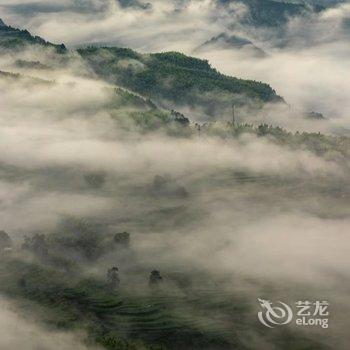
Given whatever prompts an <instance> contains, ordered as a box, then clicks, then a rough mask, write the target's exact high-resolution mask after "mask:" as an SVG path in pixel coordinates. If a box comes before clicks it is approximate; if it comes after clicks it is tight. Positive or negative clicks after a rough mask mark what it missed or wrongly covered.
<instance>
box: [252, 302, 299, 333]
mask: <svg viewBox="0 0 350 350" xmlns="http://www.w3.org/2000/svg"><path fill="white" fill-rule="evenodd" d="M258 301H259V303H260V306H261V307H262V309H263V310H262V311H260V312H258V318H259V321H260V322H261V323H262V324H263V325H264V326H266V327H269V328H274V326H281V325H285V324H288V323H290V322H291V321H292V318H293V311H292V309H291V308H290V306H289V305H287V304H285V303H283V302H282V301H279V302H278V303H277V304H278V305H273V303H272V302H271V301H269V300H264V299H258Z"/></svg>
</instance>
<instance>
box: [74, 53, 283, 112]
mask: <svg viewBox="0 0 350 350" xmlns="http://www.w3.org/2000/svg"><path fill="white" fill-rule="evenodd" d="M78 52H79V54H80V55H81V57H82V58H83V59H84V60H85V61H86V62H87V63H88V65H89V66H90V67H91V68H92V69H93V70H94V72H95V73H96V74H97V75H98V76H99V77H101V78H103V79H106V80H108V81H110V82H112V83H114V84H117V85H120V86H124V87H126V88H128V89H130V90H132V91H135V92H137V93H139V94H141V95H144V96H147V97H149V98H151V99H153V100H155V101H156V102H157V103H158V104H160V105H162V106H165V107H171V106H173V105H175V106H187V107H189V108H192V109H193V108H194V109H195V108H197V107H200V108H202V109H203V112H204V113H205V114H207V115H209V116H216V115H217V114H219V113H222V112H223V110H224V109H230V110H231V108H232V103H235V104H236V105H237V106H242V105H257V106H261V105H262V104H264V103H268V102H282V101H283V99H282V98H281V97H280V96H278V95H277V94H276V92H275V90H273V89H272V88H271V87H270V86H269V85H268V84H264V83H261V82H256V81H252V80H243V79H238V78H235V77H229V76H226V75H224V74H221V73H220V72H218V71H217V70H216V69H214V68H212V67H211V65H210V64H209V62H208V61H206V60H200V59H197V58H194V57H189V56H186V55H184V54H181V53H178V52H163V53H156V54H140V53H137V52H135V51H133V50H130V49H123V48H109V47H101V48H96V47H90V48H86V49H79V50H78Z"/></svg>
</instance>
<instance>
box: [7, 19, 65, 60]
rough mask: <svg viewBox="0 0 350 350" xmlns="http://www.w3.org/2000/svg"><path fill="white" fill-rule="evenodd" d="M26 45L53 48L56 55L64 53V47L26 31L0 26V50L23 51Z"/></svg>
mask: <svg viewBox="0 0 350 350" xmlns="http://www.w3.org/2000/svg"><path fill="white" fill-rule="evenodd" d="M27 45H40V46H44V47H51V48H54V49H55V50H56V51H57V53H66V52H67V49H66V47H65V46H64V45H63V44H61V45H55V44H52V43H50V42H48V41H46V40H44V39H42V38H40V37H39V36H33V35H31V34H30V33H29V32H28V30H20V29H16V28H12V27H10V26H6V25H0V48H2V49H11V50H14V49H17V50H18V49H23V48H24V47H25V46H27Z"/></svg>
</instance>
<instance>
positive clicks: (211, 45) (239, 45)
mask: <svg viewBox="0 0 350 350" xmlns="http://www.w3.org/2000/svg"><path fill="white" fill-rule="evenodd" d="M207 49H209V50H214V49H238V50H242V51H244V52H246V53H247V54H249V55H250V56H255V57H261V58H262V57H266V56H267V55H266V53H265V52H264V51H263V50H262V49H260V48H259V47H257V46H255V45H254V44H253V43H252V42H251V41H249V40H248V39H245V38H242V37H239V36H236V35H229V34H226V33H221V34H219V35H217V36H215V37H213V38H211V39H210V40H208V41H206V42H205V43H204V44H202V45H200V46H199V47H198V48H197V49H196V51H202V50H207Z"/></svg>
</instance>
